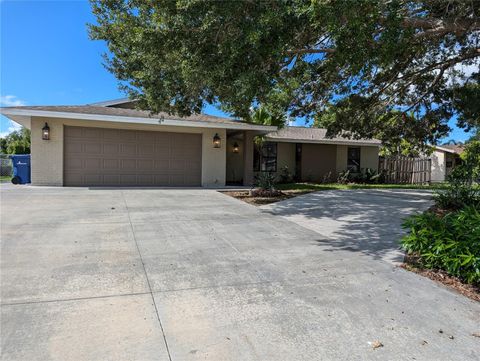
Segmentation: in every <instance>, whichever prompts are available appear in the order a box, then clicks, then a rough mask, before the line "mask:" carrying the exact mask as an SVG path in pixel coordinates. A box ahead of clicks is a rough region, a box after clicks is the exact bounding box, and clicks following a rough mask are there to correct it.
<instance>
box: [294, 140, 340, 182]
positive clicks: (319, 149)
mask: <svg viewBox="0 0 480 361" xmlns="http://www.w3.org/2000/svg"><path fill="white" fill-rule="evenodd" d="M336 159H337V146H336V145H331V144H306V143H304V144H303V145H302V180H304V181H307V182H320V181H323V180H324V178H325V177H328V178H329V179H330V180H333V179H335V177H336V175H335V173H336V164H337V163H336Z"/></svg>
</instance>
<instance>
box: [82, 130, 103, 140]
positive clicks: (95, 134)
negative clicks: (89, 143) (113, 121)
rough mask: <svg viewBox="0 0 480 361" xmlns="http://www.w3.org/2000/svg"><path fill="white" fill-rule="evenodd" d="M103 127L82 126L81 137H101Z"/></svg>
mask: <svg viewBox="0 0 480 361" xmlns="http://www.w3.org/2000/svg"><path fill="white" fill-rule="evenodd" d="M103 133H104V132H103V129H101V128H83V134H82V137H84V138H88V139H102V138H103Z"/></svg>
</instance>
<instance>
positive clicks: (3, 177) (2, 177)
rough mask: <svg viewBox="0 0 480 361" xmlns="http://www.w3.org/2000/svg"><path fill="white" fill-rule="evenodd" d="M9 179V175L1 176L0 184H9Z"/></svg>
mask: <svg viewBox="0 0 480 361" xmlns="http://www.w3.org/2000/svg"><path fill="white" fill-rule="evenodd" d="M11 179H12V177H11V176H9V175H2V176H0V183H5V182H10V180H11Z"/></svg>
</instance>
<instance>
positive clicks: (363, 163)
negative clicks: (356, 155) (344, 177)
mask: <svg viewBox="0 0 480 361" xmlns="http://www.w3.org/2000/svg"><path fill="white" fill-rule="evenodd" d="M360 168H363V169H366V168H370V169H374V170H378V147H360Z"/></svg>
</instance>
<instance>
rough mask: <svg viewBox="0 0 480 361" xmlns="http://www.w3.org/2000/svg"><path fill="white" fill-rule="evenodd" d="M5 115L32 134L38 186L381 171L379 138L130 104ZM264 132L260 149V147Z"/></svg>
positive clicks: (210, 183)
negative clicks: (257, 141) (330, 134)
mask: <svg viewBox="0 0 480 361" xmlns="http://www.w3.org/2000/svg"><path fill="white" fill-rule="evenodd" d="M0 113H1V114H3V115H5V116H7V117H8V118H10V119H11V120H13V121H15V122H17V123H19V124H21V125H23V126H25V127H27V128H29V129H31V131H32V134H31V142H32V144H31V153H32V155H31V178H32V184H34V185H49V186H184V187H190V186H203V187H223V186H225V185H228V184H237V185H238V184H244V185H250V184H252V182H253V179H254V175H255V173H256V172H272V173H276V174H280V172H282V171H285V169H288V171H289V172H290V173H291V174H292V176H294V177H295V179H296V180H299V181H320V180H322V179H325V178H326V177H336V175H337V174H338V172H340V171H342V170H346V169H352V170H360V169H361V168H373V169H377V168H378V149H379V146H380V142H379V141H377V140H350V139H346V138H333V139H331V138H327V137H326V132H325V130H324V129H318V128H305V127H286V128H284V129H281V130H277V128H276V127H272V126H263V125H256V124H251V123H246V122H242V121H238V120H233V119H228V118H220V117H214V116H210V115H203V114H201V115H193V116H190V117H184V118H179V117H175V116H170V115H168V114H155V115H152V114H150V113H149V112H147V111H141V110H137V109H134V104H133V103H132V102H131V101H129V100H127V99H123V100H118V101H109V102H102V103H96V104H91V105H82V106H23V107H8V108H0ZM258 135H263V136H264V139H265V141H264V143H263V146H262V147H258V146H256V145H255V144H254V139H255V137H256V136H258ZM46 138H48V139H46ZM285 167H286V168H285ZM332 179H333V178H332Z"/></svg>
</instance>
